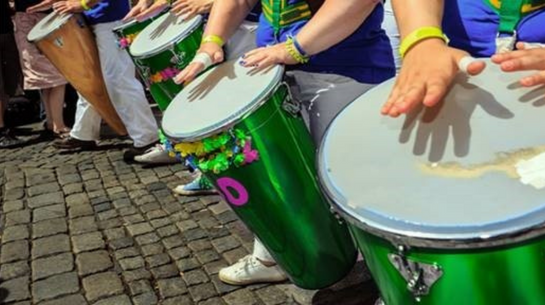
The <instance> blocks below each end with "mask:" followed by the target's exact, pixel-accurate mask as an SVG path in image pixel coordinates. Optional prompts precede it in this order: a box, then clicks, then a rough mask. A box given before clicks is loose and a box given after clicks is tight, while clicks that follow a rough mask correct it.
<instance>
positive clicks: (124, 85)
mask: <svg viewBox="0 0 545 305" xmlns="http://www.w3.org/2000/svg"><path fill="white" fill-rule="evenodd" d="M119 24H120V22H110V23H103V24H97V25H95V26H94V27H93V31H94V33H95V36H96V42H97V46H98V53H99V57H100V65H101V68H102V74H103V76H104V82H105V83H106V88H107V89H108V93H109V95H110V100H111V101H112V103H113V105H114V107H115V109H116V110H117V113H118V114H119V116H120V117H121V120H122V121H123V123H124V124H125V127H127V131H128V133H129V136H130V137H131V138H132V140H133V142H134V146H135V147H143V146H146V145H149V144H151V143H153V142H156V141H157V140H158V139H159V138H158V134H157V129H158V127H157V122H156V121H155V118H154V116H153V113H152V112H151V109H150V106H149V103H148V101H147V99H146V96H145V94H144V88H143V87H142V84H141V83H140V82H139V81H138V80H137V79H136V77H135V67H134V64H133V62H132V60H131V58H130V57H129V55H128V54H127V52H126V51H125V50H121V49H120V48H119V47H118V46H117V43H116V38H115V36H114V34H113V33H112V29H113V28H114V27H116V26H118V25H119ZM100 123H101V118H100V115H99V114H98V113H97V112H96V111H95V109H94V108H93V106H91V104H89V102H87V101H86V100H85V99H84V98H83V97H82V96H81V95H80V96H79V101H78V104H77V109H76V120H75V123H74V127H73V128H72V132H71V133H70V135H71V136H72V137H74V138H76V139H79V140H85V141H93V140H98V139H99V137H100Z"/></svg>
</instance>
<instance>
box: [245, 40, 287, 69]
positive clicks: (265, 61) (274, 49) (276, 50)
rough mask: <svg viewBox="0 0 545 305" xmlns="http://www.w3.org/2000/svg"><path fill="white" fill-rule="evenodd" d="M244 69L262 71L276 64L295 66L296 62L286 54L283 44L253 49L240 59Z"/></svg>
mask: <svg viewBox="0 0 545 305" xmlns="http://www.w3.org/2000/svg"><path fill="white" fill-rule="evenodd" d="M240 64H241V65H243V66H244V67H255V68H256V69H257V70H263V69H266V68H268V67H271V66H274V65H276V64H281V65H295V64H297V61H296V60H295V59H293V57H292V56H291V55H290V54H289V53H288V51H287V49H286V44H285V43H279V44H277V45H274V46H270V47H264V48H258V49H254V50H252V51H250V52H248V53H246V54H244V56H243V57H242V60H241V62H240Z"/></svg>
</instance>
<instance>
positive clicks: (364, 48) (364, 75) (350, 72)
mask: <svg viewBox="0 0 545 305" xmlns="http://www.w3.org/2000/svg"><path fill="white" fill-rule="evenodd" d="M383 14H384V9H383V7H382V5H377V7H376V8H375V10H374V11H373V12H372V13H371V15H369V17H367V19H366V20H365V22H364V23H363V24H362V25H361V26H360V27H359V28H358V29H357V30H356V31H355V32H354V33H353V34H352V35H350V36H349V37H348V38H346V39H345V40H343V41H342V42H340V43H338V44H337V45H334V46H332V47H331V48H329V49H328V50H326V51H323V52H321V53H319V54H316V55H313V56H312V57H311V58H310V61H309V62H308V63H307V64H304V65H295V66H291V67H288V68H289V69H295V70H302V71H307V72H313V73H328V74H337V75H342V76H346V77H350V78H352V79H354V80H356V81H358V82H361V83H367V84H379V83H381V82H383V81H385V80H387V79H389V78H391V77H393V76H394V75H395V67H394V58H393V55H392V49H391V46H390V42H389V40H388V37H387V36H386V33H385V32H384V31H383V30H382V28H381V24H382V20H383V17H384V16H383ZM307 22H308V21H306V20H303V21H299V22H296V23H294V24H291V25H289V26H286V27H283V28H282V29H281V30H280V32H279V33H278V36H275V34H274V28H273V27H272V25H271V24H270V23H269V22H268V21H267V19H266V18H265V16H263V15H261V18H260V20H259V27H258V30H257V46H258V47H263V46H267V45H273V44H277V43H279V42H284V41H286V39H287V38H288V37H289V36H296V35H297V33H299V31H300V30H301V28H303V27H304V26H305V24H306V23H307Z"/></svg>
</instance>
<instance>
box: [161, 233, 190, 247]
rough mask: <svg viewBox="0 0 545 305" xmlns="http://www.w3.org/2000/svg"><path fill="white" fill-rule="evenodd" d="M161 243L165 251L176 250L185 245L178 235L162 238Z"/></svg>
mask: <svg viewBox="0 0 545 305" xmlns="http://www.w3.org/2000/svg"><path fill="white" fill-rule="evenodd" d="M162 242H163V245H165V248H167V249H172V248H177V247H179V246H182V245H184V244H185V241H184V239H183V238H182V237H181V236H180V235H174V236H170V237H167V238H163V239H162Z"/></svg>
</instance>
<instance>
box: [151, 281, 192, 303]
mask: <svg viewBox="0 0 545 305" xmlns="http://www.w3.org/2000/svg"><path fill="white" fill-rule="evenodd" d="M157 287H158V288H159V294H160V295H161V297H162V298H163V299H166V298H170V297H174V296H178V295H182V294H185V293H187V287H186V286H185V284H184V281H182V279H181V278H179V277H177V278H171V279H165V280H158V281H157Z"/></svg>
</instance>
